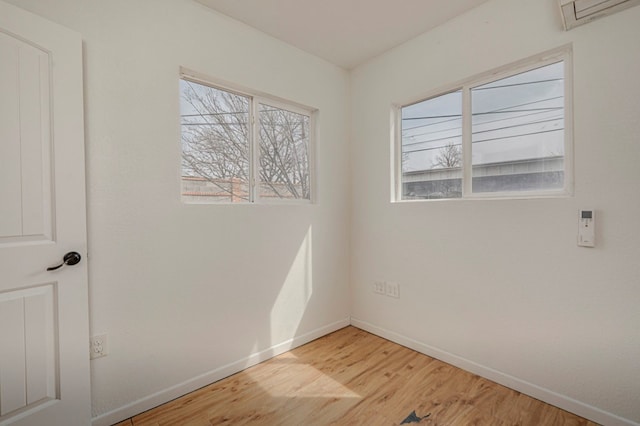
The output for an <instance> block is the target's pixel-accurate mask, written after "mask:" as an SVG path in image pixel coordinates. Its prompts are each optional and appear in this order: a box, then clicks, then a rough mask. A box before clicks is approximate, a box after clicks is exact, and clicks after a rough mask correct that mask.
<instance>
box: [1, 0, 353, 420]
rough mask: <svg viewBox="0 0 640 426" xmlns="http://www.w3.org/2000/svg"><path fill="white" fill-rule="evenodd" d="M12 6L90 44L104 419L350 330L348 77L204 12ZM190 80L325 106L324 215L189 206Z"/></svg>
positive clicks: (155, 4) (75, 1)
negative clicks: (190, 74) (186, 101)
mask: <svg viewBox="0 0 640 426" xmlns="http://www.w3.org/2000/svg"><path fill="white" fill-rule="evenodd" d="M12 3H14V4H17V5H19V6H21V7H23V8H26V9H28V10H31V11H33V12H35V13H37V14H40V15H42V16H44V17H46V18H48V19H51V20H53V21H56V22H58V23H61V24H62V25H65V26H67V27H69V28H71V29H74V30H76V31H78V32H80V33H81V34H82V37H83V40H84V48H85V52H84V56H85V70H84V71H85V101H86V103H85V105H86V107H85V109H86V146H87V183H88V205H89V207H88V209H89V212H88V223H89V225H88V226H89V253H90V259H89V270H90V277H89V278H90V312H91V330H92V332H93V333H94V334H97V333H108V335H109V346H110V354H109V355H108V356H107V357H106V358H102V359H97V360H94V361H92V394H93V395H92V396H93V415H94V416H99V415H104V414H105V413H107V414H108V413H110V412H114V410H115V415H112V416H111V417H108V416H107V417H106V418H105V420H104V422H105V423H108V422H109V421H115V420H118V418H117V417H118V416H120V417H122V416H123V415H125V414H127V413H129V414H132V413H135V412H136V411H139V410H140V408H141V407H142V408H144V407H145V406H148V405H149V404H153V403H159V402H162V401H161V400H162V399H163V398H166V397H167V395H173V394H175V393H176V392H180V391H181V390H186V389H187V388H188V387H189V386H192V387H193V386H195V385H197V384H200V385H203V384H205V383H206V380H207V378H204V379H202V380H195V381H191V382H189V381H190V380H193V379H194V378H195V379H197V378H198V376H199V375H202V374H206V373H207V372H211V371H215V370H217V369H221V370H219V374H218V375H220V374H229V372H232V371H233V370H234V369H236V368H240V367H242V366H243V365H244V361H243V360H244V359H245V358H246V357H248V356H250V355H251V354H254V353H257V352H260V351H264V350H267V349H269V348H271V347H273V346H275V345H278V344H282V343H285V345H281V346H279V347H278V348H280V349H282V348H286V347H287V341H288V340H289V339H292V338H294V337H296V336H303V339H302V340H304V339H305V338H310V337H313V336H314V335H316V334H318V333H326V332H327V330H331V329H334V328H336V327H339V326H340V325H344V324H348V317H349V300H348V297H349V292H348V270H349V269H348V262H349V255H348V237H349V232H348V218H349V213H348V209H349V199H348V189H349V188H348V185H347V183H346V182H347V178H348V168H347V161H348V158H347V154H348V144H347V137H348V117H347V116H348V98H347V96H348V84H349V79H348V74H347V73H346V72H345V71H344V70H341V69H340V68H337V67H335V66H333V65H330V64H328V63H326V62H324V61H322V60H320V59H317V58H315V57H313V56H311V55H308V54H306V53H303V52H301V51H299V50H297V49H294V48H292V47H290V46H288V45H286V44H284V43H281V42H279V41H276V40H274V39H272V38H270V37H267V36H265V35H263V34H261V33H259V32H257V31H254V30H251V29H249V28H248V27H246V26H244V25H241V24H239V23H237V22H235V21H232V20H230V19H228V18H226V17H223V16H220V15H218V14H216V13H213V12H212V11H210V10H209V9H207V8H205V7H204V6H201V5H199V4H197V3H196V2H193V1H191V0H136V1H130V0H110V1H102V0H56V1H49V0H13V1H12ZM179 66H185V67H187V68H190V69H193V70H196V71H198V72H201V73H204V74H208V75H211V76H214V77H216V78H219V79H223V80H227V81H230V82H233V83H235V84H238V85H242V86H245V87H249V88H252V89H255V90H258V91H262V92H265V93H270V94H273V95H276V96H279V97H282V98H285V99H290V100H292V101H295V102H298V103H301V104H305V105H308V106H311V107H315V108H318V109H319V110H320V114H319V119H318V144H317V164H318V165H319V168H318V173H317V176H318V182H317V183H318V197H317V201H318V202H317V204H315V205H304V206H291V205H289V206H273V205H271V206H264V205H263V206H258V205H242V206H206V205H183V204H181V202H180V197H179V191H180V182H179V170H180V128H179V93H178V69H179ZM309 333H311V334H309ZM295 343H298V344H299V343H300V340H297V341H296V342H295ZM270 353H271V352H267V353H266V354H267V355H268V354H270ZM238 361H240V362H239V363H236V362H238ZM233 363H236V364H233ZM229 364H232V365H231V366H229ZM215 376H216V374H214V375H213V376H209V377H215ZM203 381H204V382H203ZM184 382H187V385H186V387H184V386H183V387H180V386H179V385H180V384H184ZM176 385H178V388H179V389H177V390H176V389H173V390H171V389H170V388H172V387H174V386H176ZM167 389H169V391H168V392H165V393H162V392H163V391H166V390H167ZM157 392H161V395H159V396H158V395H156V396H154V394H155V393H157ZM172 392H173V393H172ZM148 397H151V399H148V400H146V401H142V402H141V403H140V404H138V405H135V402H136V401H138V400H139V399H141V398H148ZM131 403H134V405H135V406H134V407H133V408H131V407H129V408H131V409H129V408H127V405H128V404H131ZM151 406H152V405H151ZM123 408H124V409H123ZM121 409H122V410H121Z"/></svg>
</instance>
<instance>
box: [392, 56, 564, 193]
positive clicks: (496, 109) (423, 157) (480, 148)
mask: <svg viewBox="0 0 640 426" xmlns="http://www.w3.org/2000/svg"><path fill="white" fill-rule="evenodd" d="M569 71H570V51H569V50H567V49H563V50H560V51H556V52H553V53H551V54H546V55H544V56H543V57H538V58H534V59H533V60H528V61H525V62H522V63H520V64H517V65H514V66H510V67H508V71H502V72H496V71H494V72H491V73H488V74H487V75H488V76H489V77H486V75H485V77H484V78H483V77H480V78H474V79H472V80H470V81H468V82H466V83H463V84H461V85H460V86H459V87H457V88H454V90H450V91H446V92H444V93H443V94H439V95H438V96H434V97H430V98H428V99H425V100H422V101H419V102H415V103H411V104H408V105H404V106H401V107H399V108H398V110H399V114H398V115H399V117H398V118H399V121H400V125H399V126H398V129H399V134H398V136H397V140H398V142H396V143H397V146H398V149H397V150H396V152H398V155H397V157H398V158H397V159H396V162H397V165H396V168H397V170H399V173H398V181H397V182H398V184H397V191H396V193H397V196H396V199H399V200H416V199H441V198H480V197H523V196H553V195H566V194H569V193H570V191H571V184H572V180H571V170H572V164H571V159H572V155H571V125H570V123H571V121H570V114H569V111H570V108H569V106H570V103H569V101H570V100H571V93H570V84H569V83H570V82H569V81H567V78H568V77H567V76H569V75H570V72H569Z"/></svg>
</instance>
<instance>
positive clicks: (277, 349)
mask: <svg viewBox="0 0 640 426" xmlns="http://www.w3.org/2000/svg"><path fill="white" fill-rule="evenodd" d="M349 324H350V321H349V318H345V319H343V320H340V321H337V322H334V323H332V324H329V325H326V326H324V327H320V328H318V329H316V330H313V331H311V332H309V333H306V334H303V335H301V336H297V337H294V338H293V339H289V340H287V341H285V342H282V343H279V344H277V345H274V346H271V347H270V348H268V349H265V350H264V351H260V352H257V353H254V354H251V355H249V356H248V357H246V358H243V359H241V360H238V361H236V362H233V363H231V364H227V365H224V366H222V367H219V368H216V369H214V370H211V371H209V372H207V373H204V374H201V375H200V376H197V377H194V378H192V379H189V380H186V381H184V382H182V383H179V384H177V385H175V386H171V387H170V388H168V389H165V390H161V391H159V392H156V393H154V394H152V395H149V396H147V397H144V398H141V399H139V400H137V401H134V402H132V403H130V404H127V405H125V406H123V407H120V408H117V409H115V410H112V411H109V412H107V413H104V414H101V415H99V416H97V417H94V418H93V419H92V420H91V424H92V426H109V425H112V424H114V423H118V422H121V421H122V420H126V419H128V418H130V417H133V416H135V415H137V414H140V413H142V412H144V411H147V410H150V409H152V408H154V407H157V406H158V405H162V404H165V403H167V402H169V401H172V400H174V399H176V398H179V397H181V396H183V395H186V394H188V393H189V392H193V391H195V390H197V389H200V388H202V387H204V386H207V385H209V384H211V383H213V382H216V381H218V380H221V379H224V378H225V377H229V376H231V375H232V374H235V373H238V372H240V371H242V370H244V369H246V368H249V367H251V366H254V365H256V364H259V363H261V362H263V361H266V360H268V359H270V358H273V357H274V356H277V355H280V354H282V353H284V352H287V351H290V350H291V349H294V348H297V347H298V346H302V345H304V344H305V343H309V342H311V341H312V340H315V339H317V338H319V337H322V336H325V335H327V334H329V333H332V332H334V331H336V330H339V329H341V328H344V327H346V326H348V325H349Z"/></svg>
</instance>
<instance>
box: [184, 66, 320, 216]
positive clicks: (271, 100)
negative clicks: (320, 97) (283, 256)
mask: <svg viewBox="0 0 640 426" xmlns="http://www.w3.org/2000/svg"><path fill="white" fill-rule="evenodd" d="M180 80H185V81H191V82H193V83H196V84H200V85H203V86H207V87H211V88H213V89H218V90H222V91H225V92H229V93H233V94H236V95H239V96H243V97H246V98H249V121H250V123H251V125H250V126H249V138H250V140H249V164H250V167H249V201H248V202H244V203H233V202H231V201H220V202H214V203H211V202H207V201H185V200H184V199H182V202H183V203H185V204H207V205H251V204H315V202H316V201H315V194H316V165H315V159H316V148H315V146H316V139H317V138H316V121H317V115H318V110H317V109H316V108H312V107H308V106H305V105H302V104H299V103H297V102H293V101H289V100H286V99H283V98H279V97H276V96H272V95H269V94H266V93H262V92H259V91H255V90H251V89H247V88H245V87H241V86H239V85H236V84H234V83H230V82H227V81H224V80H220V79H217V78H213V77H209V76H206V75H204V74H201V73H199V72H197V71H193V70H189V69H187V68H184V67H180ZM260 104H263V105H269V106H273V107H276V108H279V109H283V110H286V111H290V112H293V113H296V114H300V115H304V116H307V117H309V146H308V147H307V150H308V159H309V164H308V167H309V198H308V199H307V198H271V197H269V198H267V197H261V196H260V191H259V188H260V176H259V172H258V171H259V169H260V155H259V152H260V138H259V136H258V135H259V134H260V123H259V120H257V119H256V117H258V107H259V105H260ZM181 133H182V130H181ZM180 158H181V159H182V138H180ZM179 177H180V179H182V160H181V161H180V162H179ZM181 198H182V197H181Z"/></svg>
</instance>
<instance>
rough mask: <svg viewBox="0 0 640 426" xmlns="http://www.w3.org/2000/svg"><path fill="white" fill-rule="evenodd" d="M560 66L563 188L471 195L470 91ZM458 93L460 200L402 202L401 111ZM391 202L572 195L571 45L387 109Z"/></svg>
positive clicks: (395, 104)
mask: <svg viewBox="0 0 640 426" xmlns="http://www.w3.org/2000/svg"><path fill="white" fill-rule="evenodd" d="M561 61H562V62H564V120H565V126H564V185H563V187H562V188H561V189H557V190H527V191H500V192H478V193H473V192H472V186H471V185H472V161H471V155H470V154H471V152H472V151H471V149H472V145H471V142H472V140H471V137H472V130H471V129H472V123H471V118H472V112H471V90H472V89H474V88H475V87H478V86H482V85H484V84H488V83H491V82H493V81H497V80H501V79H503V78H507V77H510V76H513V75H516V74H521V73H524V72H527V71H531V70H534V69H536V68H541V67H544V66H546V65H551V64H554V63H557V62H561ZM457 91H462V166H461V170H462V197H461V198H441V199H424V200H423V199H420V200H414V199H412V200H404V199H402V108H404V107H406V106H410V105H413V104H416V103H419V102H422V101H425V100H429V99H433V98H437V97H439V96H443V95H446V94H448V93H452V92H457ZM391 137H392V142H391V146H392V150H391V170H392V175H391V202H402V203H405V202H409V203H411V202H424V201H456V200H469V199H475V200H478V199H481V200H487V199H505V198H507V199H528V198H555V197H569V196H572V195H573V187H574V173H573V169H574V165H573V158H574V155H573V49H572V46H571V45H567V46H562V47H560V48H557V49H553V50H550V51H547V52H544V53H542V54H539V55H535V56H532V57H529V58H526V59H523V60H521V61H517V62H514V63H511V64H508V65H505V66H502V67H499V68H496V69H493V70H491V71H488V72H485V73H482V74H479V75H476V76H474V77H471V78H468V79H466V80H463V81H462V82H459V83H456V84H452V85H448V86H446V87H444V88H442V89H438V90H435V91H433V92H431V93H429V94H427V95H426V96H424V95H423V96H420V97H414V98H411V99H409V100H407V101H404V102H398V103H394V104H393V105H392V108H391Z"/></svg>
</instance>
